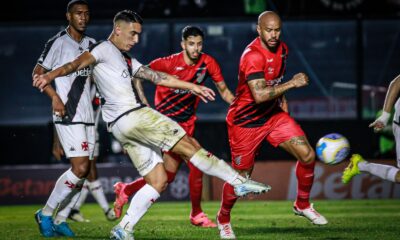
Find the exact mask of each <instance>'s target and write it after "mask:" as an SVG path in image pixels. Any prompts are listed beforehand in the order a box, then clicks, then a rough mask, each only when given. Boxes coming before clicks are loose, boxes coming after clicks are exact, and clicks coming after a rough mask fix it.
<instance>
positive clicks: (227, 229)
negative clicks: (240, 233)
mask: <svg viewBox="0 0 400 240" xmlns="http://www.w3.org/2000/svg"><path fill="white" fill-rule="evenodd" d="M217 225H218V230H219V237H220V238H221V239H236V236H235V233H234V232H233V229H232V226H231V224H230V223H225V224H222V223H219V221H218V216H217Z"/></svg>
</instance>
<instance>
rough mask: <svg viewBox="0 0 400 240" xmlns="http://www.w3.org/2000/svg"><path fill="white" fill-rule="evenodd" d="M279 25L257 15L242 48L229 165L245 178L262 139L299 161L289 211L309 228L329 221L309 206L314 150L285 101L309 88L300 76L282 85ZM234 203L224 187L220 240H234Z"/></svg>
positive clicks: (283, 50)
mask: <svg viewBox="0 0 400 240" xmlns="http://www.w3.org/2000/svg"><path fill="white" fill-rule="evenodd" d="M281 27H282V22H281V19H280V18H279V16H278V15H277V14H276V13H274V12H269V11H267V12H263V13H262V14H260V16H259V18H258V25H257V32H258V34H259V37H257V38H256V39H255V40H254V41H253V42H251V43H250V44H249V45H248V46H247V47H246V49H245V50H244V52H243V54H242V56H241V58H240V65H239V75H238V76H239V85H238V87H237V90H236V98H235V100H234V101H233V103H232V104H231V106H230V108H229V111H228V115H227V117H226V121H227V125H228V134H229V144H230V147H231V156H232V166H233V167H234V168H235V169H237V170H238V171H240V173H241V174H242V175H244V176H249V175H251V173H252V171H253V167H254V158H255V156H256V154H257V152H258V151H259V148H260V146H261V143H262V142H263V141H265V140H266V141H268V142H269V143H271V144H272V145H273V146H274V147H278V146H279V147H280V148H282V149H284V150H285V151H287V152H289V153H290V154H292V155H293V156H294V157H295V158H297V159H298V161H297V165H296V176H297V181H298V186H297V198H296V201H295V203H294V206H293V211H294V213H295V214H297V215H300V216H304V217H306V218H307V219H309V220H310V221H311V222H312V223H313V224H317V225H324V224H327V223H328V222H327V220H326V219H325V218H324V217H323V216H322V215H321V214H319V213H318V212H317V211H316V210H315V209H314V208H313V206H312V204H310V202H309V198H310V191H311V187H312V185H313V180H314V165H315V152H314V150H313V148H312V147H311V146H310V144H309V143H308V140H307V138H306V137H305V134H304V132H303V130H302V129H301V127H300V126H299V125H298V124H297V123H296V121H295V120H294V119H293V118H292V117H290V116H289V114H288V113H287V111H288V106H287V102H286V99H285V97H284V94H285V93H286V92H287V91H289V90H290V89H294V88H300V87H304V86H306V85H308V77H307V76H306V75H305V74H304V73H298V74H296V75H294V76H293V78H292V79H290V80H289V81H288V82H286V83H281V81H282V78H283V74H284V72H285V67H286V59H287V55H288V47H287V46H286V44H285V43H284V42H282V41H280V34H281ZM236 200H237V196H235V194H234V188H233V186H232V185H231V184H229V183H225V184H224V186H223V194H222V202H221V208H220V210H219V212H218V215H217V224H218V228H219V230H220V237H221V238H222V239H235V238H236V236H235V234H234V232H233V229H232V226H231V221H230V216H231V210H232V208H233V206H234V204H235V202H236Z"/></svg>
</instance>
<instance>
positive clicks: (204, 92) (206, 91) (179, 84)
mask: <svg viewBox="0 0 400 240" xmlns="http://www.w3.org/2000/svg"><path fill="white" fill-rule="evenodd" d="M134 77H136V78H140V79H145V80H149V81H151V82H153V83H154V84H156V85H160V86H164V87H169V88H178V89H184V90H190V91H191V92H192V93H193V94H194V95H196V96H199V97H200V98H201V100H203V101H204V102H207V99H208V100H212V101H213V100H214V96H215V93H214V91H213V90H211V89H210V88H208V87H204V86H199V85H196V84H193V83H190V82H185V81H181V80H179V79H177V78H176V77H174V76H171V75H169V74H166V73H164V72H158V71H154V70H152V69H150V68H149V67H146V66H141V67H140V68H139V69H138V70H137V72H136V73H135V75H134Z"/></svg>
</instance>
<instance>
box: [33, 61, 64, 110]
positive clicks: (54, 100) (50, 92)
mask: <svg viewBox="0 0 400 240" xmlns="http://www.w3.org/2000/svg"><path fill="white" fill-rule="evenodd" d="M46 72H47V70H46V69H45V68H44V67H42V66H40V65H39V64H36V66H35V68H34V69H33V72H32V78H33V77H34V76H35V75H42V74H45V73H46ZM43 91H44V92H45V93H46V95H47V96H49V98H50V99H51V104H52V108H53V112H54V113H55V114H56V115H58V116H60V117H63V116H64V115H65V106H64V103H63V102H62V100H61V98H60V96H58V94H57V92H56V90H54V88H53V87H52V86H51V85H48V86H47V87H46V88H45V89H44V90H43Z"/></svg>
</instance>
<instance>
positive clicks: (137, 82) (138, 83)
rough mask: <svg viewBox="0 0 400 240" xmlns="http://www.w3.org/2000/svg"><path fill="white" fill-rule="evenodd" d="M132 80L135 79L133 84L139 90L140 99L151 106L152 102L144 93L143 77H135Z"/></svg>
mask: <svg viewBox="0 0 400 240" xmlns="http://www.w3.org/2000/svg"><path fill="white" fill-rule="evenodd" d="M132 81H133V86H134V87H135V88H136V90H137V92H138V95H139V98H140V100H142V102H143V103H144V104H146V105H147V106H148V107H149V106H150V104H149V102H148V101H147V98H146V96H145V95H144V91H143V86H142V79H139V78H135V77H133V78H132Z"/></svg>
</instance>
